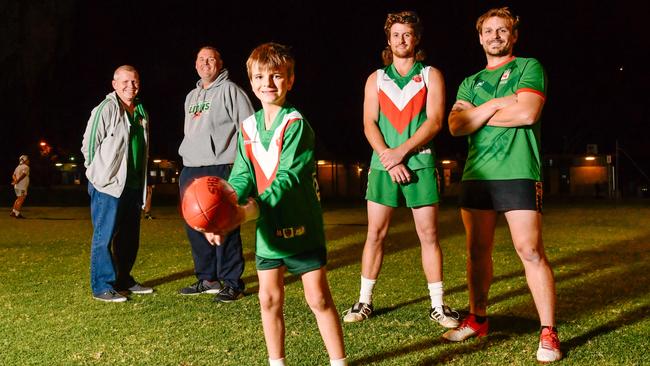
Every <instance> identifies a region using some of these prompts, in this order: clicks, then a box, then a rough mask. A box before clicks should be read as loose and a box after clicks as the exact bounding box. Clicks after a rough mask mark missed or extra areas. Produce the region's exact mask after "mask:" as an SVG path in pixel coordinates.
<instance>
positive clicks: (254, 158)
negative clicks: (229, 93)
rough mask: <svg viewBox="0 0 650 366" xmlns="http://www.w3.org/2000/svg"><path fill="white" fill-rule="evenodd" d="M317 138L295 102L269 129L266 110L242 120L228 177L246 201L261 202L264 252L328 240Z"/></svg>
mask: <svg viewBox="0 0 650 366" xmlns="http://www.w3.org/2000/svg"><path fill="white" fill-rule="evenodd" d="M314 140H315V135H314V131H313V130H312V128H311V126H310V125H309V123H308V122H307V120H305V119H304V118H303V117H302V115H301V114H300V112H298V111H297V110H296V109H295V108H293V107H291V106H285V107H283V109H282V110H281V111H280V113H278V115H277V117H276V118H275V121H273V124H272V125H271V128H270V129H268V130H267V129H266V128H265V125H264V111H263V110H259V111H257V112H256V113H255V114H254V115H252V116H250V117H249V118H247V119H246V120H244V121H243V122H242V126H241V129H240V132H239V138H238V146H237V156H236V158H235V165H234V167H233V170H232V172H231V173H230V178H229V179H228V181H229V182H230V184H231V185H232V186H233V188H234V189H235V192H237V197H239V200H240V203H244V202H246V200H247V198H248V197H250V196H252V197H255V198H256V200H257V203H258V204H259V207H260V217H259V219H258V220H257V230H256V243H255V252H256V254H257V255H258V256H260V257H263V258H269V259H279V258H285V257H289V256H292V255H295V254H298V253H302V252H306V251H311V250H313V249H315V248H318V247H324V246H325V231H324V228H323V213H322V209H321V205H320V199H319V194H318V183H317V181H316V163H315V161H314Z"/></svg>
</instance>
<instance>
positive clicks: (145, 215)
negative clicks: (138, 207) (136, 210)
mask: <svg viewBox="0 0 650 366" xmlns="http://www.w3.org/2000/svg"><path fill="white" fill-rule="evenodd" d="M144 218H145V219H147V220H153V219H155V217H153V216H151V214H150V213H148V212H147V213H146V214H144Z"/></svg>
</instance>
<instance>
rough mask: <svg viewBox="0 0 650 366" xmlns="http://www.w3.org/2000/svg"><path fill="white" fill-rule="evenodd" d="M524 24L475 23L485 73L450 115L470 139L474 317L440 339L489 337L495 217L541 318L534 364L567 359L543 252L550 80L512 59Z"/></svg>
mask: <svg viewBox="0 0 650 366" xmlns="http://www.w3.org/2000/svg"><path fill="white" fill-rule="evenodd" d="M518 23H519V18H517V17H515V16H513V15H512V14H511V12H510V11H509V10H508V8H498V9H491V10H489V11H487V12H486V13H485V14H483V15H482V16H481V17H480V18H479V19H478V21H477V23H476V30H477V31H478V33H479V40H480V43H481V45H482V46H483V50H484V51H485V55H486V58H487V67H486V69H484V70H481V71H480V72H478V73H476V74H474V75H472V76H470V77H468V78H466V79H465V80H464V81H463V82H462V84H461V86H460V88H459V89H458V95H457V101H456V103H455V104H454V106H453V107H452V110H451V113H450V114H449V129H450V131H451V134H452V135H454V136H467V140H468V144H469V147H468V155H467V162H466V164H465V170H464V172H463V178H462V183H461V193H460V207H461V216H462V219H463V223H464V225H465V231H466V232H467V248H468V259H467V282H468V287H469V303H470V304H469V310H470V314H469V315H468V316H467V317H466V318H465V319H464V320H463V322H462V323H461V324H460V326H459V327H458V328H456V329H453V330H450V331H448V332H446V333H445V334H444V335H443V337H444V338H445V339H447V340H450V341H456V342H457V341H463V340H465V339H467V338H470V337H474V336H479V337H480V336H485V335H487V332H488V319H487V304H488V291H489V288H490V283H491V282H492V273H493V270H492V266H493V264H492V256H491V253H492V249H493V247H494V230H495V225H496V219H497V214H498V213H500V212H502V213H503V214H504V216H505V218H506V220H507V222H508V227H509V228H510V233H511V236H512V242H513V244H514V246H515V249H516V250H517V254H518V255H519V258H520V259H521V261H522V262H523V265H524V268H525V273H526V280H527V282H528V286H529V287H530V290H531V292H532V295H533V300H534V302H535V306H536V308H537V312H538V313H539V317H540V322H541V326H542V328H541V332H540V341H539V347H538V349H537V360H538V361H540V362H553V361H557V360H559V359H560V358H562V353H561V352H560V341H559V339H558V336H557V329H556V328H555V314H554V312H555V282H554V279H553V272H552V270H551V267H550V264H549V263H548V259H547V258H546V255H545V254H544V245H543V244H542V215H541V211H542V182H541V160H540V129H541V122H539V118H540V116H541V113H542V108H543V107H544V102H545V100H546V76H545V74H544V70H543V68H542V66H541V65H540V63H539V62H538V61H537V60H535V59H532V58H519V57H514V56H513V55H512V50H513V46H514V44H515V43H516V41H517V37H518V32H517V27H518Z"/></svg>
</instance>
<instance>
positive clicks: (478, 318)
mask: <svg viewBox="0 0 650 366" xmlns="http://www.w3.org/2000/svg"><path fill="white" fill-rule="evenodd" d="M474 319H475V320H476V322H477V323H479V324H483V323H485V321H486V320H487V316H480V315H476V314H474Z"/></svg>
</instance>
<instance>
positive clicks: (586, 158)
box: [585, 156, 596, 161]
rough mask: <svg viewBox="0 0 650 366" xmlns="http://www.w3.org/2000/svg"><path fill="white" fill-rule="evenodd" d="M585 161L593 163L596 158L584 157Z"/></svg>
mask: <svg viewBox="0 0 650 366" xmlns="http://www.w3.org/2000/svg"><path fill="white" fill-rule="evenodd" d="M585 160H587V161H594V160H596V157H595V156H586V157H585Z"/></svg>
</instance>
